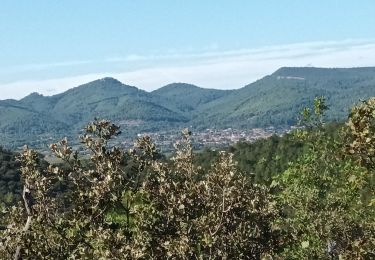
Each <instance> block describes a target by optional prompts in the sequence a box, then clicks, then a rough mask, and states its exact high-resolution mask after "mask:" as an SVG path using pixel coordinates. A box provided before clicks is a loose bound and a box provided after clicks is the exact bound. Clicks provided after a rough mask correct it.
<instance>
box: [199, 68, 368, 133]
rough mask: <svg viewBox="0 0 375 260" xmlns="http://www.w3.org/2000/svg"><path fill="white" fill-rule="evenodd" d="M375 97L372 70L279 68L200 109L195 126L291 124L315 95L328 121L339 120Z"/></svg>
mask: <svg viewBox="0 0 375 260" xmlns="http://www.w3.org/2000/svg"><path fill="white" fill-rule="evenodd" d="M374 95H375V68H350V69H323V68H310V67H306V68H281V69H279V70H277V71H276V72H275V73H273V74H272V75H269V76H266V77H264V78H262V79H260V80H258V81H256V82H254V83H252V84H249V85H247V86H245V87H244V88H241V89H239V90H235V91H233V92H232V93H231V94H229V95H228V96H226V97H223V98H221V99H218V100H215V101H213V102H210V103H208V104H207V105H206V106H204V107H202V108H201V113H202V116H201V117H199V118H197V119H196V120H195V121H194V124H195V125H198V126H201V127H205V126H206V125H208V124H207V123H205V122H208V123H209V125H211V126H213V125H214V126H216V127H230V126H232V127H233V126H236V127H258V126H268V125H274V126H277V125H290V124H295V123H296V119H297V115H298V112H299V111H300V110H301V108H302V107H305V106H307V105H309V103H310V102H311V101H312V99H313V97H315V96H325V97H326V98H327V104H328V106H329V107H330V110H329V111H328V118H329V119H331V120H342V119H343V118H345V116H347V114H348V108H349V107H351V106H352V105H353V104H355V103H357V102H358V101H359V100H361V99H366V98H369V97H371V96H374Z"/></svg>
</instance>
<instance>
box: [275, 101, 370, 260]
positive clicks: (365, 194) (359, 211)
mask: <svg viewBox="0 0 375 260" xmlns="http://www.w3.org/2000/svg"><path fill="white" fill-rule="evenodd" d="M321 100H322V99H320V100H319V99H316V100H315V109H314V110H313V111H314V114H316V115H317V117H315V118H314V119H313V122H312V123H311V124H312V125H315V126H317V124H319V122H321V121H320V118H321V116H322V113H323V111H324V109H320V108H322V107H323V108H325V106H324V104H323V103H324V102H323V103H321V102H320V101H321ZM371 103H372V100H370V101H369V103H365V104H362V105H360V106H358V107H355V108H354V109H353V112H352V113H351V116H350V118H349V125H350V126H351V128H350V129H349V131H348V130H347V129H346V128H343V129H342V131H341V135H339V136H335V137H334V138H333V137H332V136H330V135H328V134H327V132H326V131H325V129H324V128H323V127H318V128H315V129H309V128H305V129H304V130H302V131H299V132H297V135H298V136H299V137H302V138H303V140H304V141H305V142H306V143H307V144H309V146H310V149H309V150H308V152H306V153H305V154H303V156H301V157H300V158H299V160H298V161H297V162H293V163H291V165H290V167H289V169H288V170H286V171H285V172H284V173H283V174H282V175H278V176H276V177H275V180H274V182H273V183H272V186H274V187H278V189H280V190H281V191H280V192H279V193H278V194H276V200H277V203H278V206H279V208H280V211H281V213H282V217H281V218H280V219H279V220H278V221H277V222H276V225H277V226H278V227H279V228H281V229H282V230H284V233H285V241H288V240H289V242H288V243H287V244H288V245H287V246H286V247H285V248H284V252H283V254H282V256H283V257H288V259H331V258H333V259H336V258H340V259H341V258H342V259H371V258H373V257H374V256H375V251H374V248H375V239H374V237H375V221H374V216H375V203H374V188H375V187H374V171H373V169H372V167H373V166H374V165H371V167H364V166H363V165H361V164H360V163H357V161H358V160H357V159H356V157H354V156H353V153H355V152H353V149H354V148H358V149H357V150H354V151H358V153H357V155H358V156H359V157H360V156H361V155H363V154H362V153H361V152H360V151H363V149H364V150H366V149H370V148H371V146H372V144H371V143H369V142H366V139H365V140H362V139H361V137H358V136H357V134H358V133H359V132H361V133H362V134H361V135H360V136H362V135H363V134H364V133H366V131H364V132H363V128H361V127H363V123H364V122H367V123H369V122H370V121H371V120H369V118H366V117H363V113H362V112H363V111H368V110H371V111H372V112H373V111H374V110H373V109H372V108H371V107H370V106H368V105H369V104H371ZM319 104H320V105H322V106H317V105H319ZM311 114H312V113H305V115H306V116H307V118H306V119H308V117H309V116H311ZM358 120H359V121H361V124H358V125H357V124H356V123H353V122H357V121H358ZM357 127H358V128H357ZM373 134H374V132H372V135H373ZM353 143H354V144H358V146H353ZM348 146H349V147H351V153H347V150H346V149H347V147H348ZM366 156H367V154H366ZM360 161H362V160H360ZM365 161H366V162H367V160H365Z"/></svg>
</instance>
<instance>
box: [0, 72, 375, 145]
mask: <svg viewBox="0 0 375 260" xmlns="http://www.w3.org/2000/svg"><path fill="white" fill-rule="evenodd" d="M316 96H325V97H326V99H327V104H328V106H329V107H330V110H329V111H328V118H329V119H330V120H342V119H344V118H345V117H346V116H347V114H348V108H349V107H351V106H352V105H353V104H355V103H357V102H358V101H359V100H361V99H367V98H369V97H371V96H375V68H374V67H368V68H348V69H337V68H336V69H327V68H312V67H302V68H287V67H285V68H281V69H279V70H277V71H276V72H274V73H273V74H271V75H269V76H266V77H264V78H262V79H260V80H258V81H256V82H254V83H251V84H249V85H247V86H245V87H243V88H240V89H237V90H216V89H205V88H200V87H197V86H194V85H190V84H186V83H173V84H169V85H167V86H164V87H162V88H160V89H158V90H155V91H153V92H146V91H144V90H140V89H138V88H136V87H133V86H128V85H125V84H123V83H121V82H120V81H118V80H116V79H113V78H103V79H99V80H96V81H93V82H89V83H87V84H84V85H81V86H78V87H76V88H73V89H70V90H68V91H66V92H64V93H61V94H58V95H54V96H50V97H45V96H42V95H39V94H37V93H32V94H30V95H29V96H27V97H25V98H23V99H21V100H19V101H16V100H3V101H0V119H1V120H0V140H1V141H0V143H1V144H2V145H4V146H6V147H10V148H14V147H19V146H20V145H23V144H25V143H28V144H31V145H33V144H37V143H49V142H50V141H48V140H50V139H54V138H61V137H63V136H66V135H68V136H76V135H77V134H78V132H79V131H80V129H82V127H83V126H84V125H85V124H86V123H87V122H90V121H92V120H93V119H94V118H96V117H97V118H107V119H110V120H113V121H115V122H118V123H120V124H121V125H125V126H126V134H127V135H128V136H134V135H135V134H137V133H139V132H143V131H159V130H167V129H172V128H180V129H181V128H183V127H189V128H193V130H199V129H203V128H208V127H210V128H214V127H216V128H227V127H232V128H252V127H264V126H276V127H278V126H286V125H294V124H296V121H297V117H298V113H299V111H300V110H301V109H302V108H303V107H305V106H309V105H310V103H311V101H312V100H313V98H314V97H316ZM129 122H130V123H129ZM31 140H32V141H31Z"/></svg>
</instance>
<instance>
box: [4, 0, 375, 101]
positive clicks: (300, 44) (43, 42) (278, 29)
mask: <svg viewBox="0 0 375 260" xmlns="http://www.w3.org/2000/svg"><path fill="white" fill-rule="evenodd" d="M374 12H375V1H373V0H357V1H352V0H314V1H311V0H298V1H297V0H283V1H281V0H253V1H249V0H233V1H229V0H226V1H224V0H206V1H202V0H200V1H198V0H189V1H182V0H160V1H153V0H148V1H146V0H137V1H133V0H122V1H121V0H106V1H103V0H80V1H76V0H64V1H59V0H32V1H31V0H18V1H14V0H2V1H1V5H0V99H7V98H14V99H19V98H22V97H24V96H26V95H27V94H29V93H31V92H39V93H41V94H44V95H53V94H57V93H60V92H62V91H65V90H67V89H69V88H72V87H75V86H78V85H80V84H83V83H86V82H89V81H91V80H95V79H98V78H103V77H115V78H117V79H119V80H120V81H122V82H123V83H125V84H128V85H133V86H137V87H139V88H141V89H145V90H147V91H151V90H154V89H157V88H159V87H162V86H163V85H166V84H168V83H172V82H187V83H192V84H196V85H198V86H201V87H206V88H219V89H233V88H240V87H243V86H245V85H246V84H249V83H251V82H253V81H255V80H257V79H259V78H261V77H263V76H265V75H267V74H270V73H272V72H273V71H275V70H276V69H278V68H279V67H282V66H315V67H359V66H375V30H374V26H375V15H374Z"/></svg>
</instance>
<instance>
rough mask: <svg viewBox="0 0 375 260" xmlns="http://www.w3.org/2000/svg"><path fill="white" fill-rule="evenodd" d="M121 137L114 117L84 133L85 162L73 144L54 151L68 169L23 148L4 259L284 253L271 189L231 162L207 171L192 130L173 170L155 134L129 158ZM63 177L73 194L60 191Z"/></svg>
mask: <svg viewBox="0 0 375 260" xmlns="http://www.w3.org/2000/svg"><path fill="white" fill-rule="evenodd" d="M117 133H118V127H117V126H115V125H113V124H111V123H110V122H109V121H96V122H94V123H93V124H90V125H89V126H88V127H87V128H86V134H85V135H84V136H82V137H81V140H82V142H83V143H84V144H85V146H86V148H87V150H88V151H90V156H91V157H90V161H91V162H90V163H89V164H87V165H86V166H84V165H83V164H82V161H81V160H80V158H79V157H80V156H79V154H78V152H76V151H73V149H72V148H71V147H69V145H68V142H67V140H66V139H64V140H62V141H61V142H60V143H58V144H53V145H51V150H52V151H53V152H54V154H55V155H56V156H57V157H58V158H60V159H63V160H64V161H65V162H66V163H67V164H68V165H69V166H70V167H69V168H68V169H67V170H64V169H62V168H59V167H56V166H49V167H48V168H47V169H44V170H43V169H39V168H38V155H37V154H36V153H35V152H34V151H32V150H29V149H27V148H26V149H25V150H24V151H23V153H22V155H21V158H20V160H21V164H22V167H21V173H22V179H23V182H24V188H23V200H24V203H23V204H22V203H19V204H18V205H17V206H14V207H12V208H8V209H7V210H6V217H5V218H4V220H3V225H5V226H6V228H5V230H4V231H0V232H1V236H0V237H1V239H0V257H1V258H5V259H7V258H11V257H14V258H15V259H20V258H34V259H35V258H44V259H68V258H72V259H75V258H90V259H92V258H96V259H98V258H99V259H126V258H131V259H144V258H157V259H163V258H181V259H188V258H191V257H193V258H199V257H201V258H210V257H211V258H217V257H220V258H221V257H228V258H232V257H234V258H241V257H245V256H251V257H254V258H259V257H260V256H266V255H270V254H272V253H273V252H274V251H276V250H277V248H278V239H277V236H278V231H274V230H273V229H272V227H271V223H272V221H273V220H275V219H276V215H277V211H276V209H275V206H274V204H273V203H272V202H271V201H270V195H269V193H268V189H267V188H266V187H265V186H262V185H256V184H253V183H252V182H251V180H250V179H249V178H247V177H246V175H244V174H242V173H241V172H239V171H237V170H236V168H235V165H234V163H233V161H232V159H231V156H229V155H226V154H221V156H220V159H219V160H218V162H217V163H215V164H214V165H213V166H212V168H211V169H210V170H209V171H208V172H202V171H200V170H199V168H196V167H195V166H194V164H193V160H192V150H191V149H192V148H191V144H190V141H189V139H188V136H187V135H186V133H185V137H184V139H183V141H182V142H181V143H180V144H178V145H177V152H176V155H175V157H174V159H173V163H172V164H169V163H162V162H160V161H158V160H157V158H158V153H157V150H156V148H155V146H154V145H153V144H152V143H151V142H150V139H149V138H147V137H145V138H141V139H139V140H138V142H137V144H136V146H135V148H134V149H132V150H131V151H129V152H124V151H121V150H119V149H118V148H116V147H110V146H109V144H108V141H109V140H110V139H111V138H112V137H113V136H115V135H116V134H117ZM129 158H131V161H132V171H130V172H126V171H124V169H126V167H125V165H124V163H125V162H129ZM62 181H63V182H65V183H69V184H70V189H69V191H67V192H65V193H62V194H56V193H55V192H54V187H55V185H56V184H57V183H59V182H62Z"/></svg>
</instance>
